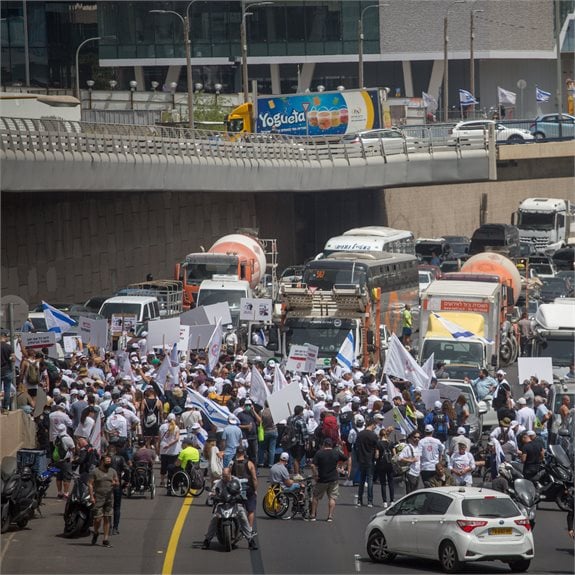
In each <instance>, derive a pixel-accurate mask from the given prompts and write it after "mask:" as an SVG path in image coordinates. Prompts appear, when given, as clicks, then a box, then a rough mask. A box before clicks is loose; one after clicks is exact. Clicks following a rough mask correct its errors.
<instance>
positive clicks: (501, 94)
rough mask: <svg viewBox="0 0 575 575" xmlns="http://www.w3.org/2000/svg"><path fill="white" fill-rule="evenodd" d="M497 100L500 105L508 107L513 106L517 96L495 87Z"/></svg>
mask: <svg viewBox="0 0 575 575" xmlns="http://www.w3.org/2000/svg"><path fill="white" fill-rule="evenodd" d="M497 99H498V100H499V103H500V104H509V105H510V106H515V102H516V101H517V94H516V93H515V92H511V91H509V90H504V89H503V88H500V87H499V86H497Z"/></svg>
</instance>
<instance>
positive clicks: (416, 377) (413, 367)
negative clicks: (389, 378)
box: [383, 334, 431, 389]
mask: <svg viewBox="0 0 575 575" xmlns="http://www.w3.org/2000/svg"><path fill="white" fill-rule="evenodd" d="M383 372H384V373H389V374H390V375H395V376H396V377H401V378H403V379H405V380H407V381H410V382H411V383H413V385H415V387H421V388H422V389H428V388H429V382H430V379H431V378H430V376H429V375H428V374H427V373H426V372H425V371H424V370H423V368H422V367H421V366H420V365H419V364H418V363H417V361H415V359H414V358H413V357H412V356H411V354H410V353H409V352H408V351H407V350H406V349H405V348H404V347H403V345H402V343H401V342H400V341H399V339H398V337H397V336H396V335H395V334H392V335H391V337H390V338H389V348H388V350H387V354H386V356H385V365H384V366H383Z"/></svg>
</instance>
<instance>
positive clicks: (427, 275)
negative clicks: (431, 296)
mask: <svg viewBox="0 0 575 575" xmlns="http://www.w3.org/2000/svg"><path fill="white" fill-rule="evenodd" d="M432 281H433V274H432V273H431V272H430V271H428V270H419V296H420V297H421V294H422V293H423V292H424V291H425V290H426V289H427V287H428V286H429V284H430V283H431V282H432Z"/></svg>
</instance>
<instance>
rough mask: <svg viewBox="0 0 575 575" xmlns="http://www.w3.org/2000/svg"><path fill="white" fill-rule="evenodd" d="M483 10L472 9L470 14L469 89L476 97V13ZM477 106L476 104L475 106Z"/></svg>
mask: <svg viewBox="0 0 575 575" xmlns="http://www.w3.org/2000/svg"><path fill="white" fill-rule="evenodd" d="M479 12H483V10H471V12H470V15H469V91H470V92H471V94H473V97H474V98H475V54H474V52H473V43H474V40H475V14H478V13H479ZM474 108H475V106H474Z"/></svg>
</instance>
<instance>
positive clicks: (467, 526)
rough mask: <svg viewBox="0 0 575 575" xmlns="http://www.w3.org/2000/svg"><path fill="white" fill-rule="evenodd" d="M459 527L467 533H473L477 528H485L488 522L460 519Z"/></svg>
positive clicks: (458, 521)
mask: <svg viewBox="0 0 575 575" xmlns="http://www.w3.org/2000/svg"><path fill="white" fill-rule="evenodd" d="M457 525H458V526H459V528H460V529H462V530H463V531H465V533H471V532H472V531H473V530H474V529H475V528H476V527H485V526H486V525H487V521H470V520H467V519H458V520H457Z"/></svg>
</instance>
